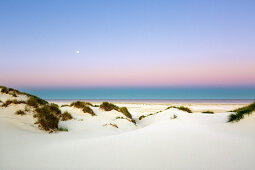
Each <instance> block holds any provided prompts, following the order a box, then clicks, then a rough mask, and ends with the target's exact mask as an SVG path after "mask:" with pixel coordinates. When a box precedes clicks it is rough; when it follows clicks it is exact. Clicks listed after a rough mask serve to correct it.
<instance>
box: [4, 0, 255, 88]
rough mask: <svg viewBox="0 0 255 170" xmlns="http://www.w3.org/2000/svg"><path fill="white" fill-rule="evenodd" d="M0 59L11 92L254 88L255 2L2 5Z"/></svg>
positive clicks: (11, 0)
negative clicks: (35, 89) (13, 89)
mask: <svg viewBox="0 0 255 170" xmlns="http://www.w3.org/2000/svg"><path fill="white" fill-rule="evenodd" d="M77 51H79V53H77ZM0 61H1V62H0V84H2V85H6V86H11V87H108V86H113V87H114V86H118V87H122V86H123V87H124V86H125V87H129V86H130V87H131V86H132V87H133V86H135V87H137V86H149V87H154V86H155V87H156V86H157V87H158V86H177V87H179V86H205V87H209V86H252V87H255V1H254V0H250V1H249V0H242V1H241V0H213V1H210V0H207V1H204V0H193V1H191V0H178V1H177V0H176V1H170V0H126V1H124V0H123V1H120V0H107V1H106V0H93V1H92V0H90V1H88V0H84V1H78V0H72V1H70V0H36V1H35V0H23V1H19V0H1V1H0Z"/></svg>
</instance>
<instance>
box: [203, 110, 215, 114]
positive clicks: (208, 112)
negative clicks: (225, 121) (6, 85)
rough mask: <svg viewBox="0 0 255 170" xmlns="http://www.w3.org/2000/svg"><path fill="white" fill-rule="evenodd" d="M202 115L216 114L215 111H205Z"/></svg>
mask: <svg viewBox="0 0 255 170" xmlns="http://www.w3.org/2000/svg"><path fill="white" fill-rule="evenodd" d="M202 113H207V114H214V112H213V111H210V110H207V111H203V112H202Z"/></svg>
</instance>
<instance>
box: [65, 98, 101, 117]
mask: <svg viewBox="0 0 255 170" xmlns="http://www.w3.org/2000/svg"><path fill="white" fill-rule="evenodd" d="M70 106H73V107H76V108H78V109H82V111H83V112H84V113H89V114H91V116H96V114H95V113H94V111H93V110H92V109H91V108H90V106H93V105H92V104H91V103H89V102H83V101H75V102H72V103H71V104H70Z"/></svg>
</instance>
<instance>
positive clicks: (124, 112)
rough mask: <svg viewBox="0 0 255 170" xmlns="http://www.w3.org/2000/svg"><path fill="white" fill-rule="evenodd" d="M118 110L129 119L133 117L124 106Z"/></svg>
mask: <svg viewBox="0 0 255 170" xmlns="http://www.w3.org/2000/svg"><path fill="white" fill-rule="evenodd" d="M119 112H121V113H123V114H124V115H125V116H126V117H128V118H129V119H133V118H132V115H131V114H130V113H129V111H128V109H127V108H126V107H121V108H119Z"/></svg>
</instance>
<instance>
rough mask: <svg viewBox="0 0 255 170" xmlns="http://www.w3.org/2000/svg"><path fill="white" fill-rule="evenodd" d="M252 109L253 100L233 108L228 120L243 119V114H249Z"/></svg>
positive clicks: (254, 105) (253, 108)
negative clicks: (245, 104) (246, 104)
mask: <svg viewBox="0 0 255 170" xmlns="http://www.w3.org/2000/svg"><path fill="white" fill-rule="evenodd" d="M253 111H255V102H254V103H251V104H249V105H248V106H244V107H241V108H238V109H235V110H233V112H235V113H233V114H231V115H229V117H228V122H238V121H240V120H241V119H243V117H244V115H250V114H251V113H252V112H253Z"/></svg>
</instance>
